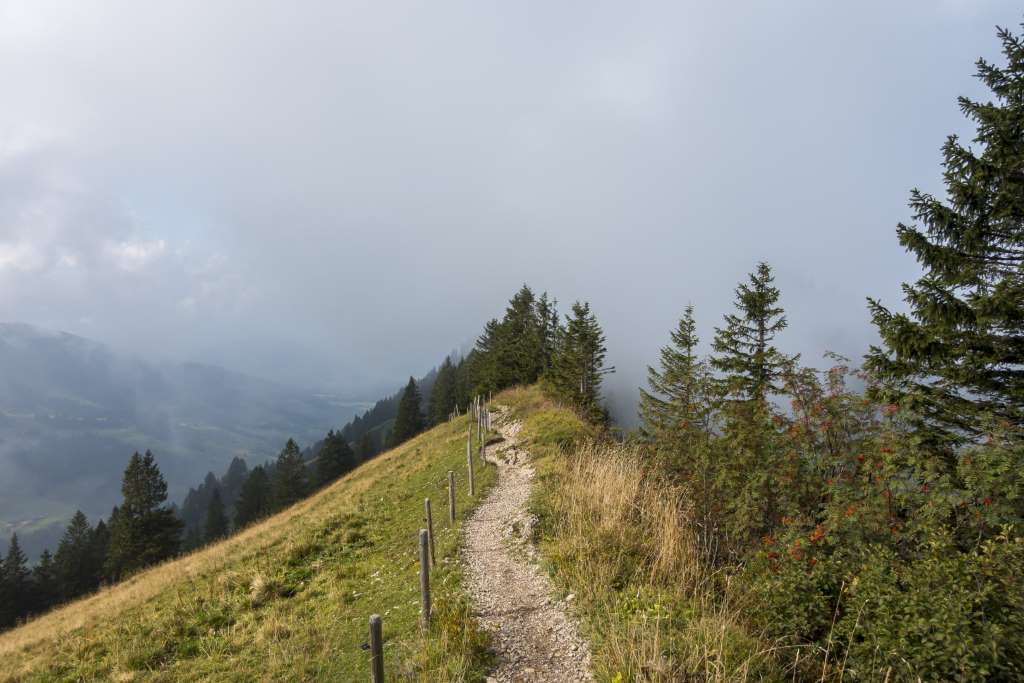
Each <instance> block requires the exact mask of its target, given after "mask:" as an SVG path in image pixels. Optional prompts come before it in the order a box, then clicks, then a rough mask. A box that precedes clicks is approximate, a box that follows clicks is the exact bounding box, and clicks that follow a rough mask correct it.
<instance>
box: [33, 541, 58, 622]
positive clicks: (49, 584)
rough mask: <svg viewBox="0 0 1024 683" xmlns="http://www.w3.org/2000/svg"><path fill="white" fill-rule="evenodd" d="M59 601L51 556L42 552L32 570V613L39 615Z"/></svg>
mask: <svg viewBox="0 0 1024 683" xmlns="http://www.w3.org/2000/svg"><path fill="white" fill-rule="evenodd" d="M59 601H60V596H59V594H58V590H57V571H56V568H55V567H54V564H53V556H52V555H51V554H50V551H49V550H43V552H42V554H40V555H39V563H38V564H36V566H35V567H33V568H32V612H34V613H36V614H41V613H43V612H45V611H46V610H48V609H50V608H51V607H53V606H54V605H56V604H57V603H58V602H59Z"/></svg>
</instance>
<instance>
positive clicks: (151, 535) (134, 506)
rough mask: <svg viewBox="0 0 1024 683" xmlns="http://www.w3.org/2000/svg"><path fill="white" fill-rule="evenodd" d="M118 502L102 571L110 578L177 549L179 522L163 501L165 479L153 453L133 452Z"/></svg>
mask: <svg viewBox="0 0 1024 683" xmlns="http://www.w3.org/2000/svg"><path fill="white" fill-rule="evenodd" d="M121 493H122V496H123V498H124V499H123V502H122V504H121V505H120V506H119V507H118V508H117V514H116V515H111V518H110V550H109V552H108V554H107V559H106V567H105V571H106V573H107V574H108V575H109V576H110V577H111V578H113V579H114V580H117V579H119V578H120V577H122V576H125V575H127V574H131V573H134V572H136V571H138V570H139V569H142V568H144V567H148V566H149V565H152V564H156V563H157V562H162V561H163V560H166V559H168V558H170V557H172V556H174V554H175V553H177V552H178V547H179V542H180V538H181V529H182V523H181V520H179V519H178V517H177V516H176V515H175V513H174V510H173V509H171V508H170V507H167V506H165V505H164V503H165V502H166V500H167V482H166V481H164V477H163V474H161V473H160V468H159V467H158V466H157V464H156V459H155V458H154V457H153V454H152V453H151V452H149V451H146V454H145V455H144V456H142V455H139V454H138V453H135V454H134V455H132V457H131V460H130V461H129V462H128V467H127V468H126V469H125V472H124V480H123V482H122V485H121Z"/></svg>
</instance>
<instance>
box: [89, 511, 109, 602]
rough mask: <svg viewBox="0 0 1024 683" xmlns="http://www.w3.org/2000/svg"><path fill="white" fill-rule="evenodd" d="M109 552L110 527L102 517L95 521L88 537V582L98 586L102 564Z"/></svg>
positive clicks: (101, 579) (100, 581)
mask: <svg viewBox="0 0 1024 683" xmlns="http://www.w3.org/2000/svg"><path fill="white" fill-rule="evenodd" d="M109 553H110V527H108V526H107V523H106V522H104V521H103V520H102V519H101V520H99V521H98V522H96V526H95V527H94V528H93V530H92V534H91V535H90V537H89V582H90V585H92V586H93V587H98V586H99V585H100V584H101V583H103V580H104V573H103V565H104V564H105V563H106V561H107V555H108V554H109Z"/></svg>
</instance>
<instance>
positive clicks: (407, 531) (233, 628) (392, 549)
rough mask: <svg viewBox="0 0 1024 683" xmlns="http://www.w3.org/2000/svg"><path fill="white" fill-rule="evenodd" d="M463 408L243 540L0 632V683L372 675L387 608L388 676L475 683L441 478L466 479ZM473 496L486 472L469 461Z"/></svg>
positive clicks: (482, 644)
mask: <svg viewBox="0 0 1024 683" xmlns="http://www.w3.org/2000/svg"><path fill="white" fill-rule="evenodd" d="M467 425H468V419H467V418H465V417H463V418H460V419H459V420H456V421H455V422H453V423H451V424H446V425H441V426H439V427H437V428H435V429H433V430H431V431H429V432H427V433H425V434H423V435H421V436H419V437H417V438H416V439H413V440H412V441H410V442H408V443H406V444H404V445H403V446H401V447H399V448H397V449H395V450H393V451H390V452H388V453H385V454H383V455H381V456H379V457H378V458H376V459H375V460H373V461H372V462H370V463H367V464H366V465H364V466H363V467H360V468H359V469H358V470H356V471H355V472H352V473H351V474H349V475H348V476H346V477H345V478H344V479H342V480H341V481H339V482H337V483H335V484H334V485H332V486H330V487H329V488H327V489H325V490H324V491H323V492H321V493H318V494H317V495H315V496H313V497H312V498H310V499H308V500H306V501H304V502H302V503H299V504H298V505H296V506H294V507H292V508H290V509H288V510H286V511H284V512H282V513H281V514H278V515H276V516H274V517H272V518H270V519H268V520H266V521H264V522H262V523H260V524H258V525H255V526H253V527H251V528H249V529H247V530H246V531H244V532H242V533H241V534H239V535H238V536H235V537H233V538H231V539H229V540H227V541H225V542H223V543H220V544H217V545H215V546H211V547H209V548H206V549H204V550H201V551H198V552H196V553H193V554H191V555H189V556H186V557H183V558H181V559H178V560H175V561H172V562H169V563H167V564H164V565H161V566H159V567H156V568H154V569H152V570H149V571H146V572H143V573H141V574H139V575H138V576H136V577H134V578H132V579H131V580H129V581H127V582H125V583H122V584H120V585H118V586H115V587H114V588H111V589H108V590H104V591H101V592H100V593H98V594H96V595H94V596H92V597H89V598H85V599H83V600H80V601H78V602H75V603H72V604H70V605H68V606H66V607H64V608H62V609H60V610H57V611H55V612H53V613H51V614H49V615H46V616H43V617H41V618H39V619H37V620H35V621H33V622H30V623H29V624H27V625H25V626H23V627H21V628H19V629H16V630H13V631H10V632H8V633H6V634H3V635H0V662H2V666H0V681H4V682H5V683H6V682H12V681H91V680H114V681H172V680H173V681H176V680H199V679H202V680H211V681H253V680H264V681H284V680H288V681H292V680H295V681H299V680H336V681H347V680H363V679H364V678H366V677H367V676H368V665H367V659H368V658H367V655H366V653H365V652H364V651H363V650H361V649H360V646H361V644H362V643H364V642H365V640H366V632H367V619H368V616H369V615H370V614H371V613H373V612H379V613H380V614H381V615H383V617H384V634H385V660H386V665H387V675H388V680H398V679H405V680H430V681H445V680H452V681H461V680H482V672H483V671H484V669H485V667H486V658H487V655H486V639H485V638H484V636H483V635H482V634H481V633H480V632H479V631H478V630H477V629H476V623H475V621H474V620H473V619H472V617H471V615H470V612H469V609H468V607H467V605H466V603H465V600H464V598H463V597H462V593H461V591H460V590H459V581H460V574H459V570H458V565H457V563H455V562H454V560H455V558H456V556H457V553H458V544H459V530H458V528H456V529H451V528H449V526H448V522H447V518H448V512H447V493H446V473H447V471H448V470H449V469H451V470H454V471H455V472H456V477H457V482H458V484H459V486H458V490H459V493H458V499H457V503H456V509H457V510H459V512H460V513H461V514H460V521H461V518H462V516H464V515H465V513H466V512H467V508H468V506H469V505H470V504H471V502H472V501H471V500H470V499H469V496H468V493H467V491H466V486H465V477H464V472H465V433H466V432H465V430H466V428H467ZM477 470H478V471H477V473H476V474H477V486H478V495H480V491H481V490H486V488H487V487H488V486H489V485H490V484H491V483H492V482H493V479H494V476H495V473H494V468H486V469H483V470H480V468H479V467H478V468H477ZM426 496H429V497H430V498H431V500H432V502H433V507H434V529H435V538H436V545H437V558H438V568H437V569H436V570H435V571H434V573H433V577H432V584H433V588H434V593H435V595H434V613H435V620H434V625H433V627H432V637H431V638H430V639H429V640H425V639H423V638H422V637H421V636H420V634H419V629H418V627H417V620H418V616H419V584H418V578H417V576H418V575H417V571H418V569H417V567H418V551H417V532H418V529H419V528H420V527H421V526H423V498H424V497H426Z"/></svg>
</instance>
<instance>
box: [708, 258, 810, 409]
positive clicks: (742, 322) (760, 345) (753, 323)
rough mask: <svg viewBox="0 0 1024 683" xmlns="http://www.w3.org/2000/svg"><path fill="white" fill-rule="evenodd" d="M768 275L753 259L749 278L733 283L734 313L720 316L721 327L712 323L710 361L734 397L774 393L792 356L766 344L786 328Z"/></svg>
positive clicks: (765, 267) (766, 267)
mask: <svg viewBox="0 0 1024 683" xmlns="http://www.w3.org/2000/svg"><path fill="white" fill-rule="evenodd" d="M774 280H775V276H773V275H772V269H771V267H770V266H769V265H768V264H767V263H764V262H762V263H759V264H757V270H756V271H755V272H754V273H751V274H750V276H749V283H748V284H744V283H740V284H739V285H738V286H737V287H736V311H737V312H736V313H729V314H727V315H726V316H725V327H716V328H715V342H714V349H715V353H716V354H717V355H716V356H714V357H713V358H712V359H711V364H712V365H713V366H714V368H715V369H716V370H718V371H719V372H722V373H724V374H725V377H724V379H723V381H722V391H723V393H724V394H725V395H727V396H731V397H733V398H734V399H739V400H759V401H763V400H764V399H765V398H766V397H767V396H768V395H769V394H777V393H778V392H779V391H780V387H779V385H778V381H779V379H780V378H781V377H782V374H783V372H784V371H785V370H786V368H787V367H789V366H790V365H791V364H792V363H793V362H795V361H796V358H795V357H794V358H788V357H786V356H785V355H783V354H782V353H780V352H779V350H778V349H776V348H775V347H774V346H772V341H773V340H774V339H775V335H776V334H777V333H779V332H781V331H782V330H784V329H785V328H786V316H785V315H784V313H783V310H782V307H780V306H778V305H777V304H778V302H779V296H780V293H779V290H778V288H776V287H775V286H774V285H772V282H774Z"/></svg>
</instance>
